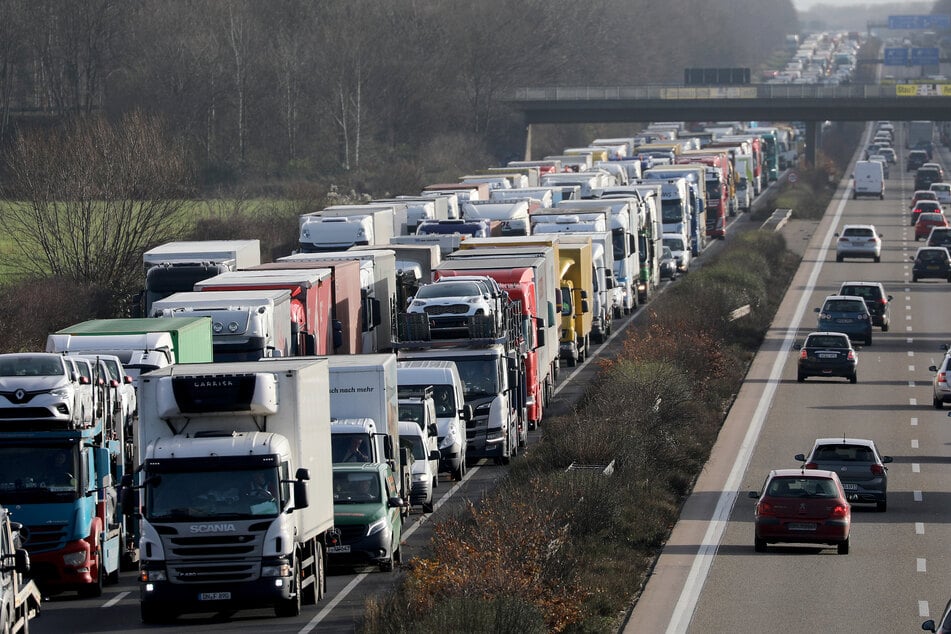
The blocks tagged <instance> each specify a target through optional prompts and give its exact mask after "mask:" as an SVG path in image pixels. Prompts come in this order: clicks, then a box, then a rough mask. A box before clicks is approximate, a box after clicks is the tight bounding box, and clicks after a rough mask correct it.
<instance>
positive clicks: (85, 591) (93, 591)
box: [77, 546, 103, 599]
mask: <svg viewBox="0 0 951 634" xmlns="http://www.w3.org/2000/svg"><path fill="white" fill-rule="evenodd" d="M102 582H103V574H102V547H101V546H100V547H98V548H97V549H96V579H95V581H93V582H92V583H90V584H89V585H85V586H80V587H79V589H78V590H77V592H78V593H79V596H81V597H83V598H84V599H94V598H96V597H101V596H102Z"/></svg>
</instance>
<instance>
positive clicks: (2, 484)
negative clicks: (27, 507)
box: [0, 445, 82, 505]
mask: <svg viewBox="0 0 951 634" xmlns="http://www.w3.org/2000/svg"><path fill="white" fill-rule="evenodd" d="M80 464H82V463H81V461H80V460H79V453H78V451H77V449H76V448H75V447H65V446H39V447H36V446H34V447H29V446H26V447H25V446H22V445H18V446H7V447H0V504H3V505H8V504H24V503H31V502H33V503H44V502H45V503H49V502H71V501H73V500H75V499H77V498H78V497H79V486H80V483H81V479H82V478H81V468H80V467H79V465H80Z"/></svg>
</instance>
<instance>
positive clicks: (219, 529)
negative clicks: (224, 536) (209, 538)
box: [189, 524, 238, 533]
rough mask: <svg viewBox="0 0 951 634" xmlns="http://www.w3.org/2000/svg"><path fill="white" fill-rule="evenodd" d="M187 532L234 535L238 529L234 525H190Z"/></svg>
mask: <svg viewBox="0 0 951 634" xmlns="http://www.w3.org/2000/svg"><path fill="white" fill-rule="evenodd" d="M189 530H190V531H191V532H193V533H234V532H235V531H237V530H238V529H237V528H235V525H234V524H192V525H191V527H189Z"/></svg>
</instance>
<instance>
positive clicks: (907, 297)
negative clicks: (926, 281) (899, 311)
mask: <svg viewBox="0 0 951 634" xmlns="http://www.w3.org/2000/svg"><path fill="white" fill-rule="evenodd" d="M905 301H906V302H910V301H911V295H905ZM905 308H908V309H911V306H905Z"/></svg>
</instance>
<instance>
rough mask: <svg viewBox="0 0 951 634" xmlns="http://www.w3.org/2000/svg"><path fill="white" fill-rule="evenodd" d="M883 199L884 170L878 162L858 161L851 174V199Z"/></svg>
mask: <svg viewBox="0 0 951 634" xmlns="http://www.w3.org/2000/svg"><path fill="white" fill-rule="evenodd" d="M859 196H876V197H878V198H879V199H884V198H885V169H884V168H883V166H882V164H881V163H879V162H878V161H858V162H857V163H856V164H855V170H853V172H852V198H853V199H855V198H858V197H859Z"/></svg>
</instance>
